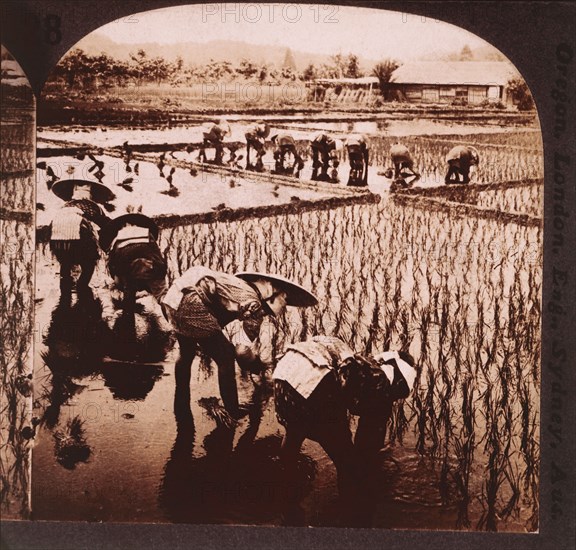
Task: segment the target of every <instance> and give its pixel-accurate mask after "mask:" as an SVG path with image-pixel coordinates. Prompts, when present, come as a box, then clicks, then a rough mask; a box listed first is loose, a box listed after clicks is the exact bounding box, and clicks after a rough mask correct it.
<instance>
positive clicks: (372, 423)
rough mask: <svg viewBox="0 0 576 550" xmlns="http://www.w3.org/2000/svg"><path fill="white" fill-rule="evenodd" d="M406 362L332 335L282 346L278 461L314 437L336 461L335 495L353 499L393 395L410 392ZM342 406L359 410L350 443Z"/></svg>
mask: <svg viewBox="0 0 576 550" xmlns="http://www.w3.org/2000/svg"><path fill="white" fill-rule="evenodd" d="M413 364H414V363H413V360H412V359H411V358H410V357H409V356H407V355H405V354H398V353H397V352H385V353H383V354H380V355H378V356H376V357H374V358H371V359H369V358H364V357H362V356H360V355H357V354H355V353H354V352H353V351H352V349H350V348H349V347H348V346H347V345H346V344H345V343H344V342H342V341H341V340H339V339H337V338H334V337H326V336H320V337H315V338H312V339H311V340H308V341H305V342H299V343H296V344H292V345H289V346H288V347H287V349H286V353H285V355H284V356H283V357H282V358H281V359H280V361H279V362H278V364H277V366H276V369H275V370H274V373H273V379H274V399H275V403H276V414H277V417H278V420H279V422H280V423H281V424H282V425H283V426H284V427H285V429H286V432H285V436H284V441H283V444H282V451H281V457H282V458H283V460H285V461H287V462H288V463H290V462H291V461H293V459H294V457H295V456H296V454H297V453H298V451H299V449H300V447H301V445H302V443H303V441H304V440H305V439H306V438H309V439H313V440H315V441H317V442H318V443H320V445H321V446H322V447H323V449H324V450H325V451H326V453H327V454H328V456H329V457H330V458H331V459H332V460H333V462H334V464H335V466H336V470H337V473H338V487H339V492H340V495H341V496H342V497H343V498H344V499H345V500H346V501H347V504H348V505H351V506H352V507H355V506H357V505H358V500H357V499H358V496H359V493H358V491H359V488H360V485H359V482H360V479H361V473H362V469H363V468H365V467H366V466H367V464H368V463H369V462H370V461H371V460H373V458H374V456H375V455H376V453H377V452H378V450H379V449H380V448H382V447H383V445H384V438H385V432H386V425H387V423H388V420H389V418H390V415H391V412H392V404H393V402H394V401H395V400H398V399H402V398H404V397H407V396H408V395H409V393H410V391H411V388H412V385H413V383H414V379H415V377H416V371H415V369H414V367H413ZM348 412H350V413H351V414H354V415H359V416H360V419H359V422H358V429H357V431H356V435H355V438H354V444H353V443H352V434H351V431H350V426H349V420H348Z"/></svg>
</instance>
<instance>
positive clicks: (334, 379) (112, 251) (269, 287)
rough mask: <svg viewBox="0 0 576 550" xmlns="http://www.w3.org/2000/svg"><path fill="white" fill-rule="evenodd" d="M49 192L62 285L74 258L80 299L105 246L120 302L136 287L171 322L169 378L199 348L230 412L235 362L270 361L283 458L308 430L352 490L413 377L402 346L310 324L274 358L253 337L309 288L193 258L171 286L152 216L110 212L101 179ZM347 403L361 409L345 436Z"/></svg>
mask: <svg viewBox="0 0 576 550" xmlns="http://www.w3.org/2000/svg"><path fill="white" fill-rule="evenodd" d="M52 191H53V192H54V193H55V194H56V195H57V196H58V197H60V198H61V199H62V200H63V201H64V204H63V206H62V208H61V210H60V211H59V212H58V213H57V215H56V216H55V217H54V222H53V224H52V234H51V241H50V243H51V250H52V251H53V253H54V255H55V257H56V258H57V260H58V261H59V263H60V268H61V271H60V281H61V284H60V287H61V292H62V293H65V292H66V293H71V292H72V288H73V278H72V268H73V266H75V265H78V266H80V268H81V275H80V278H79V279H78V281H77V283H76V292H77V294H78V297H79V299H80V296H81V293H82V291H83V290H84V291H85V290H88V288H89V285H90V281H91V278H92V274H93V272H94V267H95V265H96V261H97V260H98V258H99V256H100V253H101V252H103V253H104V254H106V257H107V267H108V271H109V274H110V276H111V277H113V278H114V280H115V284H116V286H117V287H118V288H119V289H120V290H121V291H122V292H123V300H122V301H121V307H122V309H123V310H124V311H125V312H128V313H130V312H131V313H132V314H135V311H136V308H135V304H136V297H137V293H138V292H141V291H145V292H147V293H148V294H150V295H152V296H154V297H155V299H156V301H157V302H158V303H159V305H160V307H161V309H162V312H163V314H164V316H165V317H166V319H167V320H168V321H169V322H170V324H171V326H172V328H173V331H174V333H175V334H176V337H177V340H178V343H179V350H180V353H179V357H178V360H177V362H176V366H175V374H176V384H177V386H180V387H188V388H189V385H190V372H191V365H192V362H193V360H194V357H195V356H196V354H197V353H198V351H199V350H201V351H202V352H203V354H204V355H206V356H208V357H209V358H210V359H212V360H213V361H214V363H215V364H216V366H217V374H218V385H219V391H220V397H221V399H222V403H223V407H224V409H225V411H226V412H227V414H228V415H229V417H230V418H231V419H234V420H238V419H240V418H241V417H242V416H244V415H245V414H246V413H247V412H248V411H247V409H246V408H243V407H242V406H241V405H240V403H239V398H238V390H237V384H236V365H238V366H239V368H240V369H241V370H242V371H246V372H250V373H252V374H261V375H262V374H263V373H264V372H265V371H266V370H267V367H269V366H271V367H275V368H274V370H273V373H272V383H273V385H274V395H275V406H276V414H277V418H278V421H279V422H280V423H281V424H282V425H283V426H284V428H285V437H284V440H283V443H282V447H281V451H280V453H281V458H282V459H283V460H285V461H286V464H294V460H295V457H296V455H297V454H298V451H299V449H300V447H301V445H302V442H303V441H304V439H306V438H310V439H313V440H316V441H317V442H319V443H320V444H321V445H322V446H323V448H324V449H325V451H326V453H327V454H328V455H329V456H330V457H331V459H332V460H333V461H334V463H335V465H336V468H337V472H338V479H339V487H340V490H341V492H342V494H344V495H350V494H357V493H354V491H356V488H357V484H356V480H357V477H358V475H359V472H361V471H362V468H364V467H365V460H367V459H368V458H367V457H374V456H375V455H376V454H377V452H378V450H379V449H380V448H381V447H382V446H383V444H384V437H385V429H386V424H387V422H388V420H389V417H390V414H391V410H392V404H393V402H394V401H396V400H398V399H402V398H405V397H407V396H408V395H409V393H410V391H411V390H412V388H413V385H414V380H415V378H416V373H417V370H416V367H415V364H414V361H413V359H412V358H411V357H410V356H409V355H408V354H406V353H402V352H395V351H385V352H382V353H379V354H375V355H374V356H364V355H360V354H358V353H356V352H355V351H354V350H352V349H351V348H350V347H348V345H347V344H346V343H345V342H344V341H342V340H340V339H337V338H334V337H328V336H323V335H318V336H316V337H314V338H312V339H310V340H306V341H302V342H296V343H293V344H290V345H289V346H288V347H287V348H286V350H285V352H284V354H282V355H281V356H279V357H277V358H276V361H277V362H276V364H275V365H270V364H266V363H265V362H264V360H263V359H262V357H261V356H260V354H259V349H260V348H259V346H258V344H257V342H258V339H259V334H260V329H261V325H262V323H263V320H264V319H265V318H266V317H267V316H269V317H278V316H281V315H282V314H283V312H284V311H285V309H286V307H287V306H291V307H299V308H305V307H313V306H316V305H317V304H318V299H317V298H316V297H315V296H314V295H313V294H312V293H311V292H310V291H309V290H307V289H305V288H303V287H301V286H300V285H298V284H297V283H295V282H293V281H290V280H288V279H285V278H284V277H282V276H279V275H275V274H269V273H259V272H240V273H235V274H232V273H225V272H220V271H214V270H211V269H209V268H207V267H205V266H199V265H196V266H193V267H191V268H189V269H188V270H187V271H185V272H184V273H182V274H181V275H180V277H178V278H176V279H175V280H174V281H173V282H172V284H171V285H170V286H169V287H168V285H167V284H166V276H167V264H166V261H165V259H164V257H163V255H162V253H161V251H160V248H159V246H158V242H157V241H158V227H157V225H156V224H155V222H154V221H153V220H151V219H150V218H148V217H147V216H144V215H142V214H140V213H129V214H123V215H121V216H118V217H116V218H113V219H111V218H109V217H108V216H107V215H106V214H104V211H103V210H102V206H103V205H106V204H107V203H109V202H110V201H111V200H113V198H114V194H113V193H112V192H111V191H110V190H109V189H108V188H107V187H106V186H105V185H103V184H101V183H98V182H91V181H84V180H61V181H59V182H56V183H55V184H54V186H53V188H52ZM234 321H237V322H238V323H239V324H240V326H241V333H242V335H243V338H241V339H240V340H239V341H238V342H236V343H233V342H232V341H231V338H229V337H227V336H226V334H225V333H224V332H223V329H224V328H225V327H226V326H227V325H229V324H230V323H232V322H234ZM348 413H351V414H356V415H359V416H360V423H359V426H358V429H357V431H356V435H355V439H354V441H353V440H352V433H351V430H350V426H349V421H348ZM359 457H362V459H361V461H360V462H359V460H360V458H359ZM350 491H352V493H351V492H350Z"/></svg>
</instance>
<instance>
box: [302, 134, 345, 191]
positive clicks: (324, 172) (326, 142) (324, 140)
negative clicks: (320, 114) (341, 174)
mask: <svg viewBox="0 0 576 550" xmlns="http://www.w3.org/2000/svg"><path fill="white" fill-rule="evenodd" d="M310 147H311V148H312V179H313V180H321V181H331V182H333V183H336V182H337V181H338V166H339V165H340V156H341V154H342V150H343V149H344V144H343V143H342V141H341V140H339V139H334V138H333V137H332V136H330V135H328V134H326V133H324V132H319V133H317V134H315V135H314V136H313V137H312V140H311V142H310ZM330 168H332V172H331V174H330V176H328V170H329V169H330ZM318 169H321V171H320V174H318Z"/></svg>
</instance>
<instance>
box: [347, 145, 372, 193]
mask: <svg viewBox="0 0 576 550" xmlns="http://www.w3.org/2000/svg"><path fill="white" fill-rule="evenodd" d="M345 145H346V150H347V152H348V159H349V161H350V175H349V177H348V185H350V186H355V187H365V186H366V185H368V156H369V155H368V140H367V138H366V137H365V136H363V135H361V134H353V135H351V136H348V138H346V142H345Z"/></svg>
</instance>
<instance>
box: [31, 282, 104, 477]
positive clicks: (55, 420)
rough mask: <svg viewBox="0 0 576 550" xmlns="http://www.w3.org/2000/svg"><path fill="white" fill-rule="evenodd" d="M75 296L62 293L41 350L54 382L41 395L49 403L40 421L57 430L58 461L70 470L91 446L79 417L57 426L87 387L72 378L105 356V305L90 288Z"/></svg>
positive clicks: (90, 370)
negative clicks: (64, 410)
mask: <svg viewBox="0 0 576 550" xmlns="http://www.w3.org/2000/svg"><path fill="white" fill-rule="evenodd" d="M73 298H74V296H73V295H72V293H71V292H64V293H62V295H61V296H60V301H59V302H58V305H57V306H56V308H55V309H54V311H53V312H52V319H51V323H50V326H49V328H48V332H47V335H46V338H45V344H46V345H47V346H48V351H46V352H44V353H42V358H43V360H44V363H45V365H46V366H47V367H48V368H49V369H50V372H51V373H52V383H51V385H50V388H49V389H47V390H46V391H45V392H44V395H42V396H41V398H43V400H44V401H45V402H46V403H47V404H46V406H45V409H44V414H43V416H42V419H41V422H43V423H44V424H45V425H46V427H47V428H48V429H50V430H54V432H53V437H54V443H55V447H54V453H55V456H56V460H57V461H58V463H59V464H60V465H62V466H63V467H64V468H67V469H69V470H72V469H74V467H75V466H76V464H77V463H78V462H87V461H88V458H89V457H90V454H91V449H90V446H89V445H88V442H87V440H86V436H85V432H84V425H83V421H82V420H81V419H80V417H79V416H75V417H73V418H71V419H69V420H68V421H67V422H66V424H65V425H64V426H63V427H61V428H59V429H56V428H57V426H58V425H59V422H60V410H61V407H62V406H63V405H64V404H66V403H67V402H68V401H69V400H70V399H71V398H72V397H73V396H74V395H77V394H78V393H80V392H82V391H83V390H84V389H85V387H86V386H82V385H79V384H76V383H75V382H74V380H73V379H74V378H80V377H86V376H89V375H91V374H93V373H94V372H95V371H96V369H97V368H98V366H99V363H100V361H101V360H102V357H103V355H104V350H103V349H102V346H101V344H100V342H101V338H102V336H103V334H104V332H105V330H106V324H105V323H104V322H103V320H102V304H101V303H100V301H99V300H97V299H96V298H94V295H93V293H92V291H91V290H90V289H89V288H88V289H83V290H82V291H81V292H79V293H78V295H77V299H76V301H74V300H73Z"/></svg>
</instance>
